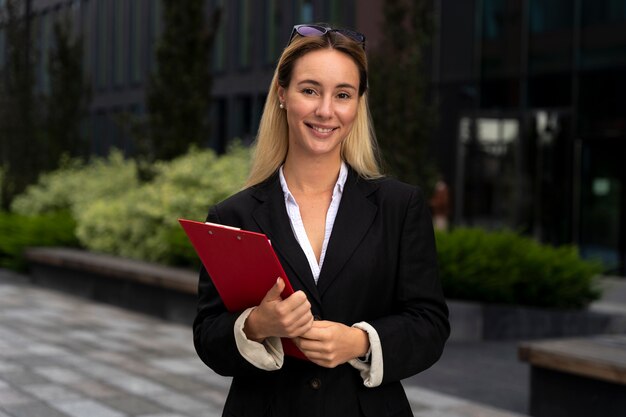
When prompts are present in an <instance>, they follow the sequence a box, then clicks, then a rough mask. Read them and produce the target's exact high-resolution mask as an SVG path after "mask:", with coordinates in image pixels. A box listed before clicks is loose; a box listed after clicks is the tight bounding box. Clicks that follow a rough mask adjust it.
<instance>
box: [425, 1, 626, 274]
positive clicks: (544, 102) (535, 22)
mask: <svg viewBox="0 0 626 417" xmlns="http://www.w3.org/2000/svg"><path fill="white" fill-rule="evenodd" d="M437 6H438V19H439V24H438V26H439V32H438V38H437V39H438V42H437V53H436V56H437V64H436V71H435V72H434V74H435V81H434V87H435V91H436V92H437V95H438V102H439V104H440V108H439V115H440V124H439V131H438V133H437V135H436V146H437V147H438V148H437V149H438V160H439V161H440V164H441V167H442V169H443V172H444V173H445V175H446V176H447V178H448V179H449V180H450V182H451V183H452V184H453V186H454V190H455V214H454V217H455V220H456V223H457V224H469V225H477V226H485V227H491V228H499V227H509V228H513V229H516V230H521V231H523V232H525V233H528V234H531V235H534V236H536V237H537V238H539V239H540V240H542V241H546V242H550V243H554V244H563V243H576V244H577V245H579V247H580V250H581V253H582V254H583V255H584V256H585V257H588V258H599V259H601V260H602V261H603V262H604V264H605V266H606V269H607V271H608V273H614V274H621V275H624V274H625V273H626V270H625V260H626V168H625V164H624V163H623V162H622V161H623V159H624V157H626V1H624V0H549V1H546V0H468V1H464V2H453V1H447V0H440V1H439V2H438V3H437Z"/></svg>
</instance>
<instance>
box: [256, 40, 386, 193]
mask: <svg viewBox="0 0 626 417" xmlns="http://www.w3.org/2000/svg"><path fill="white" fill-rule="evenodd" d="M323 48H331V49H335V50H338V51H340V52H343V53H345V54H347V55H348V56H350V58H352V60H353V61H354V63H355V64H356V66H357V68H358V70H359V78H360V80H359V105H358V109H357V115H356V119H355V121H354V124H353V126H352V130H351V131H350V132H349V133H348V135H347V136H346V137H345V139H344V140H343V142H342V144H341V158H342V159H343V160H344V161H345V162H346V163H347V164H348V165H350V166H351V167H352V168H353V169H354V170H355V171H356V172H357V173H358V174H359V176H361V177H363V178H367V179H373V178H380V177H381V176H382V173H381V170H380V165H379V154H378V145H377V142H376V135H375V133H374V128H373V124H372V118H371V115H370V112H369V106H368V101H367V57H366V55H365V50H364V49H363V47H362V46H361V44H359V43H358V42H355V41H353V40H351V39H349V38H347V37H346V36H344V35H341V34H339V33H336V32H328V33H326V34H325V35H323V36H311V37H304V36H296V37H295V38H294V39H293V41H292V42H291V43H290V44H289V45H288V46H287V47H286V48H285V50H284V51H283V53H282V55H281V57H280V59H279V61H278V65H277V66H276V70H275V71H274V77H273V78H272V84H271V85H270V89H269V92H268V95H267V100H266V101H265V107H264V109H263V116H262V117H261V122H260V124H259V131H258V133H257V138H256V142H255V147H254V152H253V155H252V167H251V170H250V175H249V176H248V180H247V182H246V187H249V186H253V185H257V184H260V183H262V182H263V181H265V180H267V179H268V178H269V177H271V176H272V175H273V174H274V173H275V172H276V170H278V168H279V167H280V166H281V165H282V164H283V163H284V162H285V158H286V157H287V151H288V150H289V128H288V125H287V115H286V112H285V111H284V110H282V109H281V108H280V107H279V105H280V102H279V99H278V88H279V87H283V88H287V87H288V86H289V82H290V81H291V74H292V71H293V67H294V65H295V62H296V61H297V60H298V58H300V57H302V56H303V55H305V54H306V53H308V52H311V51H314V50H319V49H323Z"/></svg>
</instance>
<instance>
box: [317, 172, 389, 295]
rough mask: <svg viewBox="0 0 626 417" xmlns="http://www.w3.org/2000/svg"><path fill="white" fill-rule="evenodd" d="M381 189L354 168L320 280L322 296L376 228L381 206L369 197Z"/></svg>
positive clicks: (348, 181)
mask: <svg viewBox="0 0 626 417" xmlns="http://www.w3.org/2000/svg"><path fill="white" fill-rule="evenodd" d="M377 188H378V186H377V185H376V184H375V183H373V182H370V181H366V180H363V179H361V178H359V177H358V174H356V173H355V172H354V171H353V170H352V169H350V171H349V174H348V179H347V181H346V184H345V187H344V190H343V195H342V196H341V203H340V204H339V211H338V212H337V217H336V218H335V223H334V225H333V230H332V233H331V235H330V241H329V242H328V248H327V249H326V255H325V257H324V264H323V265H322V271H321V273H320V277H319V280H318V281H317V290H318V291H319V294H320V296H323V295H324V292H325V291H326V290H327V289H328V287H329V286H330V285H331V283H332V282H333V280H334V279H335V277H336V276H337V274H339V272H340V271H341V269H342V268H343V266H344V265H345V263H346V262H347V261H348V259H349V258H350V256H352V254H353V253H354V251H355V249H356V248H357V246H358V245H359V244H360V243H361V241H362V240H363V238H364V236H365V234H366V233H367V231H368V230H369V228H370V226H371V225H372V222H373V221H374V217H375V216H376V212H377V211H378V207H377V206H376V205H375V204H374V203H372V202H371V201H370V200H368V198H367V197H368V196H369V195H370V194H371V193H373V192H374V191H376V189H377Z"/></svg>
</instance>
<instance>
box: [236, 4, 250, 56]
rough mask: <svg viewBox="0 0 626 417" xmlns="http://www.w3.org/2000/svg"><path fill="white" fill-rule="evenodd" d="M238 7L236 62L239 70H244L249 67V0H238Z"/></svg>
mask: <svg viewBox="0 0 626 417" xmlns="http://www.w3.org/2000/svg"><path fill="white" fill-rule="evenodd" d="M238 6H239V9H238V11H239V16H238V22H237V28H238V34H237V35H238V36H237V46H238V47H237V51H238V54H237V62H238V64H239V67H240V68H245V67H248V66H250V37H251V36H250V34H251V30H250V29H251V28H250V26H251V22H250V6H251V4H250V0H239V4H238Z"/></svg>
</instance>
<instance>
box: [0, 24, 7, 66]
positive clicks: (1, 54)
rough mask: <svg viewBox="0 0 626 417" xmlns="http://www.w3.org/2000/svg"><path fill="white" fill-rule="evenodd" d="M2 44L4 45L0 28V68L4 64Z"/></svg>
mask: <svg viewBox="0 0 626 417" xmlns="http://www.w3.org/2000/svg"><path fill="white" fill-rule="evenodd" d="M4 43H5V35H4V30H3V29H1V28H0V68H2V67H4V63H5V54H6V47H5V45H4Z"/></svg>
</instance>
